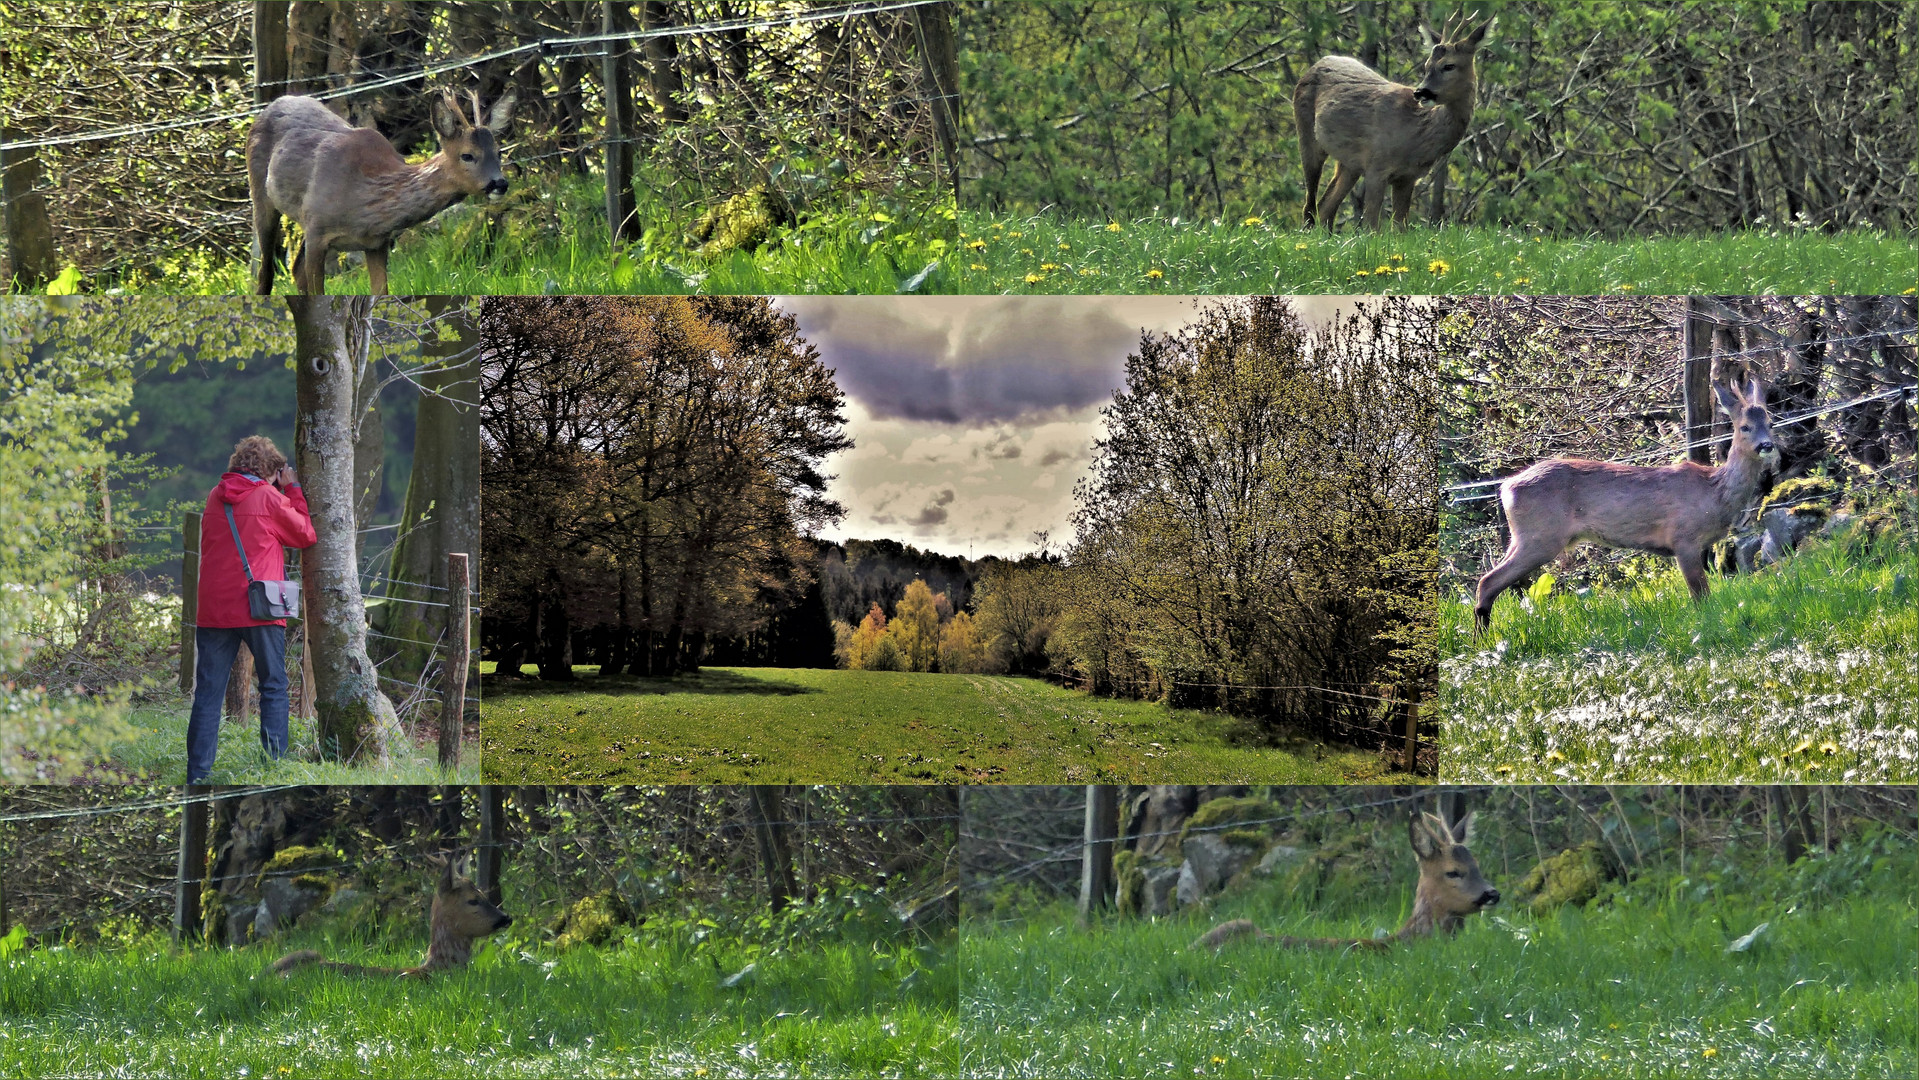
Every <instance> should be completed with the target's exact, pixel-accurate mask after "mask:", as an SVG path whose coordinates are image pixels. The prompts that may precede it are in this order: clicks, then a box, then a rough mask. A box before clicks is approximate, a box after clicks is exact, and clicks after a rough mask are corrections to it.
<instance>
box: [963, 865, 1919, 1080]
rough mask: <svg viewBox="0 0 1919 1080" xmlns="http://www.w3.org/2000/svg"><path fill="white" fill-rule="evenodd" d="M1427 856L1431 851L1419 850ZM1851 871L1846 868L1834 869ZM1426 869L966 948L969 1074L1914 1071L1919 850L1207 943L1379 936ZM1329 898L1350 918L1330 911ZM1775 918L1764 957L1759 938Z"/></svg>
mask: <svg viewBox="0 0 1919 1080" xmlns="http://www.w3.org/2000/svg"><path fill="white" fill-rule="evenodd" d="M1408 862H1410V860H1408ZM1834 867H1837V868H1839V869H1843V870H1844V871H1845V872H1844V873H1841V874H1833V873H1830V872H1829V871H1830V870H1831V869H1833V868H1834ZM1411 876H1412V875H1411V872H1410V867H1409V868H1408V870H1407V872H1406V874H1405V877H1406V878H1407V879H1408V880H1405V881H1402V882H1399V883H1397V884H1395V885H1393V886H1390V887H1380V888H1378V889H1374V890H1362V891H1361V892H1360V893H1358V894H1355V895H1353V896H1349V897H1345V898H1343V899H1342V900H1341V901H1340V902H1337V903H1331V904H1327V903H1321V904H1315V903H1314V902H1313V901H1312V900H1311V899H1310V898H1308V897H1306V896H1304V895H1301V894H1299V893H1295V892H1291V891H1288V890H1285V889H1282V888H1280V887H1279V886H1278V885H1277V884H1276V883H1270V882H1269V883H1265V884H1261V885H1257V886H1255V887H1253V888H1250V889H1246V890H1244V891H1239V892H1235V893H1230V894H1229V895H1227V896H1226V897H1224V898H1222V899H1220V900H1218V901H1216V902H1215V904H1214V905H1213V906H1212V907H1211V909H1210V910H1206V911H1204V912H1203V913H1201V914H1198V915H1194V916H1180V917H1176V918H1172V919H1167V920H1163V921H1160V922H1153V923H1148V922H1139V921H1124V920H1110V919H1109V920H1104V921H1101V922H1099V923H1097V924H1095V925H1094V926H1092V927H1091V928H1090V929H1082V928H1080V927H1079V926H1077V925H1075V923H1074V919H1073V915H1072V912H1071V911H1070V909H1068V908H1066V907H1065V906H1063V905H1061V906H1054V907H1051V908H1048V909H1046V910H1044V911H1042V912H1040V913H1038V914H1037V915H1036V916H1034V917H1032V918H1030V919H1024V920H1015V921H1012V922H1009V923H1003V924H994V923H991V922H983V921H981V922H969V923H968V925H967V930H966V933H965V934H964V935H963V938H962V946H961V965H962V968H963V976H962V980H963V981H962V999H961V1017H962V1024H963V1030H964V1033H965V1034H964V1039H965V1056H964V1059H963V1061H962V1063H961V1072H962V1074H963V1075H966V1076H976V1077H1001V1076H1007V1077H1113V1076H1156V1077H1157V1076H1221V1077H1268V1076H1549V1077H1597V1076H1603V1077H1653V1076H1691V1077H1720V1076H1723V1077H1753V1076H1766V1077H1785V1076H1857V1077H1897V1076H1911V1075H1913V1074H1914V1073H1915V1071H1919V982H1915V980H1914V978H1913V974H1912V973H1913V968H1914V965H1915V964H1919V935H1915V934H1914V932H1913V929H1912V928H1913V925H1914V920H1915V918H1916V917H1919V911H1916V910H1915V897H1914V862H1913V851H1912V847H1911V845H1910V842H1909V841H1908V842H1903V843H1901V844H1898V845H1897V846H1895V847H1892V848H1888V849H1882V850H1864V849H1859V850H1854V849H1842V851H1841V852H1840V853H1837V854H1835V855H1833V856H1829V857H1828V859H1826V860H1817V859H1807V860H1802V862H1801V863H1800V864H1798V866H1796V867H1795V868H1794V869H1792V870H1791V871H1786V870H1784V869H1783V868H1774V869H1772V870H1760V871H1747V870H1743V869H1741V868H1739V867H1736V866H1730V865H1727V864H1725V863H1718V864H1715V865H1711V866H1708V867H1701V866H1700V865H1699V864H1698V863H1697V862H1695V864H1694V867H1693V872H1692V875H1691V876H1682V875H1679V874H1677V873H1669V874H1650V875H1648V876H1647V877H1646V878H1645V879H1643V880H1641V881H1638V882H1635V883H1633V884H1632V885H1630V886H1628V887H1626V888H1624V889H1623V890H1621V891H1620V892H1619V893H1618V894H1616V895H1614V896H1612V897H1611V899H1610V902H1609V903H1606V904H1604V905H1603V906H1599V905H1595V906H1591V907H1588V908H1585V909H1579V908H1561V909H1559V910H1558V911H1555V912H1552V913H1548V914H1539V915H1535V914H1532V913H1531V912H1529V911H1527V910H1526V909H1525V908H1523V907H1518V908H1514V907H1512V905H1511V903H1510V899H1509V901H1508V905H1507V906H1506V907H1501V908H1493V909H1490V911H1489V912H1488V913H1483V914H1480V915H1476V916H1473V917H1471V918H1469V919H1468V920H1467V924H1466V926H1465V928H1464V929H1463V930H1462V931H1461V932H1460V933H1459V934H1458V935H1457V936H1455V937H1452V938H1432V939H1426V940H1420V941H1413V942H1407V943H1403V944H1400V945H1397V946H1394V947H1393V948H1391V949H1389V950H1386V951H1384V952H1372V951H1370V950H1368V951H1354V950H1339V949H1285V948H1278V947H1274V946H1271V945H1261V944H1256V943H1250V942H1249V943H1241V944H1236V945H1229V946H1227V947H1225V948H1223V949H1221V950H1220V951H1219V953H1218V954H1217V955H1214V954H1211V953H1207V952H1204V951H1193V950H1191V949H1189V948H1188V946H1189V944H1190V943H1191V942H1192V941H1193V939H1194V938H1195V937H1197V936H1198V935H1199V934H1201V933H1203V932H1204V931H1205V930H1206V929H1207V928H1208V927H1210V926H1211V925H1213V924H1214V923H1215V922H1216V921H1218V920H1224V919H1228V918H1235V917H1244V918H1251V919H1253V920H1254V921H1255V922H1256V923H1258V924H1259V925H1261V926H1263V927H1266V928H1269V929H1271V928H1279V929H1281V930H1282V931H1283V932H1285V933H1289V934H1306V935H1324V936H1352V937H1370V936H1372V933H1373V930H1374V929H1375V928H1387V929H1390V928H1391V927H1393V926H1395V925H1396V924H1397V923H1398V921H1399V920H1400V919H1401V918H1403V917H1404V915H1405V912H1406V910H1407V908H1408V906H1409V904H1410V901H1411V881H1410V878H1411ZM1328 908H1330V909H1331V912H1330V914H1329V912H1328V910H1327V909H1328ZM1762 923H1764V924H1767V925H1766V929H1765V930H1763V931H1762V932H1760V933H1759V935H1758V936H1757V937H1756V938H1755V939H1754V941H1753V942H1752V943H1751V944H1750V945H1749V947H1747V948H1746V949H1744V950H1742V951H1729V949H1730V948H1731V947H1732V946H1733V945H1734V944H1735V943H1736V942H1737V940H1738V938H1739V937H1741V936H1742V935H1745V934H1746V933H1748V932H1749V931H1752V930H1754V929H1755V928H1757V927H1759V926H1760V924H1762Z"/></svg>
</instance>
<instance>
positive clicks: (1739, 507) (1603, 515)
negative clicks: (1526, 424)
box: [1473, 379, 1776, 633]
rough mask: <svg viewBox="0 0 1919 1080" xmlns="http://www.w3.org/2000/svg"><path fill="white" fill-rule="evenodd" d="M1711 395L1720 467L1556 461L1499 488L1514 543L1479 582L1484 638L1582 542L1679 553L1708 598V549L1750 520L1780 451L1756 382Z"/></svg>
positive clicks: (1684, 569)
mask: <svg viewBox="0 0 1919 1080" xmlns="http://www.w3.org/2000/svg"><path fill="white" fill-rule="evenodd" d="M1713 394H1714V396H1715V397H1717V398H1718V399H1719V406H1720V408H1723V409H1725V410H1726V415H1727V416H1729V417H1731V418H1732V423H1733V432H1732V447H1731V449H1730V450H1729V451H1728V452H1727V454H1726V462H1725V464H1723V465H1720V466H1719V467H1718V468H1710V467H1708V466H1705V465H1700V464H1698V463H1697V462H1692V461H1682V462H1679V463H1678V464H1676V465H1661V466H1644V465H1616V464H1614V463H1612V462H1610V461H1586V460H1584V459H1581V458H1554V459H1553V460H1551V461H1542V462H1540V463H1539V464H1537V465H1534V466H1533V467H1531V468H1529V469H1527V470H1526V471H1524V472H1522V473H1520V474H1519V475H1517V476H1514V477H1512V478H1511V479H1509V480H1507V481H1506V482H1505V483H1502V484H1500V485H1499V503H1500V505H1501V506H1502V507H1504V508H1505V511H1506V524H1507V526H1508V527H1509V528H1511V530H1512V543H1511V544H1510V545H1509V546H1508V547H1507V548H1506V557H1505V558H1503V559H1501V560H1500V561H1499V565H1497V566H1495V567H1493V568H1492V569H1491V570H1489V571H1487V573H1486V576H1485V577H1482V578H1480V579H1479V596H1478V600H1477V602H1476V603H1475V605H1474V610H1473V615H1474V619H1475V621H1476V622H1477V624H1478V627H1479V630H1480V631H1481V632H1482V633H1483V632H1484V631H1485V630H1486V628H1487V627H1488V626H1489V625H1491V623H1492V618H1493V601H1494V600H1497V599H1498V598H1499V594H1500V593H1501V592H1504V591H1505V590H1506V589H1508V588H1510V587H1512V586H1513V585H1514V584H1515V583H1517V582H1518V581H1519V580H1520V579H1521V578H1523V577H1525V576H1526V575H1527V574H1530V573H1532V572H1533V571H1534V570H1537V569H1539V568H1540V567H1542V566H1544V565H1546V564H1547V563H1549V562H1551V561H1552V560H1554V559H1556V558H1558V557H1559V554H1560V553H1561V552H1563V551H1565V550H1566V549H1567V548H1568V547H1570V546H1572V545H1573V544H1576V543H1581V542H1592V543H1598V544H1604V545H1605V546H1607V547H1614V548H1629V549H1632V550H1636V551H1650V552H1652V553H1653V554H1655V555H1671V556H1672V557H1673V558H1674V559H1676V560H1677V561H1678V563H1679V572H1680V573H1681V574H1683V575H1685V578H1686V588H1688V589H1690V590H1691V591H1692V598H1693V601H1694V602H1695V603H1697V602H1698V601H1701V600H1704V599H1705V598H1706V593H1707V586H1706V549H1707V548H1709V547H1711V546H1712V545H1714V544H1716V543H1718V542H1719V540H1720V539H1721V538H1722V537H1724V536H1725V535H1726V533H1727V532H1729V531H1730V530H1731V529H1732V527H1733V525H1734V524H1735V523H1736V522H1737V521H1738V520H1739V518H1740V515H1742V514H1744V513H1745V510H1746V504H1747V503H1749V502H1751V501H1752V497H1753V495H1755V494H1756V493H1757V492H1758V491H1759V485H1760V482H1761V481H1762V480H1763V479H1764V478H1765V474H1766V472H1767V470H1768V469H1769V468H1770V467H1771V464H1772V460H1769V459H1772V455H1774V454H1775V453H1776V449H1775V448H1774V446H1773V443H1772V418H1771V417H1770V416H1769V415H1768V414H1767V412H1766V388H1765V387H1764V386H1763V385H1761V384H1760V382H1759V380H1758V379H1750V380H1748V381H1747V383H1746V386H1745V388H1744V389H1743V390H1742V389H1739V388H1737V387H1725V386H1720V385H1717V384H1715V385H1714V386H1713ZM1773 460H1776V459H1773Z"/></svg>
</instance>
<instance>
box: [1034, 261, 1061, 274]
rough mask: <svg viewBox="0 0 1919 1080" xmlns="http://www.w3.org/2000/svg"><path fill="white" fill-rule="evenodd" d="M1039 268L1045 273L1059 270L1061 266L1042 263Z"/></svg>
mask: <svg viewBox="0 0 1919 1080" xmlns="http://www.w3.org/2000/svg"><path fill="white" fill-rule="evenodd" d="M1039 268H1040V271H1041V272H1042V273H1044V272H1048V271H1052V270H1058V269H1059V264H1058V263H1040V264H1039Z"/></svg>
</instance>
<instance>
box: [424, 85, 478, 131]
mask: <svg viewBox="0 0 1919 1080" xmlns="http://www.w3.org/2000/svg"><path fill="white" fill-rule="evenodd" d="M471 126H472V125H471V124H468V123H467V122H466V117H464V116H462V115H460V102H459V99H457V98H455V97H454V96H453V91H451V90H442V91H440V96H439V97H438V98H436V99H434V102H433V133H434V134H436V135H438V136H439V137H440V138H442V139H455V138H458V137H460V136H461V135H462V134H464V133H465V132H466V130H467V129H468V128H469V127H471Z"/></svg>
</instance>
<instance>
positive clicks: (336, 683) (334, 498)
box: [287, 296, 400, 764]
mask: <svg viewBox="0 0 1919 1080" xmlns="http://www.w3.org/2000/svg"><path fill="white" fill-rule="evenodd" d="M287 306H288V307H289V308H291V309H292V311H293V328H294V341H295V356H296V357H297V359H298V371H297V373H296V374H297V384H298V395H299V413H298V423H299V432H300V434H299V440H298V446H297V455H298V460H299V464H298V470H299V474H300V481H301V483H302V485H303V486H304V489H305V492H306V497H307V503H308V506H309V507H310V508H311V510H312V513H313V531H314V533H315V535H316V536H317V538H318V539H317V540H316V541H315V543H314V545H313V546H312V547H311V548H308V549H307V551H306V553H305V555H304V556H303V557H302V559H301V567H302V575H303V577H302V581H301V587H302V592H303V597H302V604H303V606H304V608H305V611H304V614H305V615H306V618H307V620H308V622H309V624H310V626H309V628H308V643H309V645H310V646H311V647H312V650H313V682H314V712H315V718H316V721H317V728H318V732H317V733H318V736H319V742H320V756H321V757H322V758H324V759H326V760H329V761H349V762H378V763H381V764H384V763H386V762H387V760H388V759H389V756H390V753H391V749H392V746H393V744H394V743H395V742H396V741H397V739H398V738H399V736H400V732H399V721H398V718H397V717H396V716H395V715H394V712H393V704H392V702H390V701H388V700H387V699H386V695H384V694H382V693H380V686H379V673H378V671H376V670H375V669H374V666H373V661H372V660H370V659H369V658H368V657H367V652H366V604H365V601H364V600H362V598H361V596H360V578H359V567H358V566H357V565H356V564H355V562H354V549H355V547H356V544H355V536H356V530H357V528H358V524H359V523H358V522H357V521H356V520H355V518H354V514H353V507H354V502H355V500H354V494H355V493H354V490H353V485H354V476H353V457H354V455H353V443H354V439H353V434H354V426H355V425H354V420H355V417H354V415H353V410H354V403H355V400H356V395H355V391H356V389H357V387H358V378H357V376H358V375H359V373H360V372H361V371H362V370H363V369H364V368H365V366H366V364H367V344H368V337H369V331H370V327H369V322H370V314H371V311H372V299H371V298H370V297H364V296H361V297H344V296H342V297H333V296H291V297H288V298H287Z"/></svg>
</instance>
